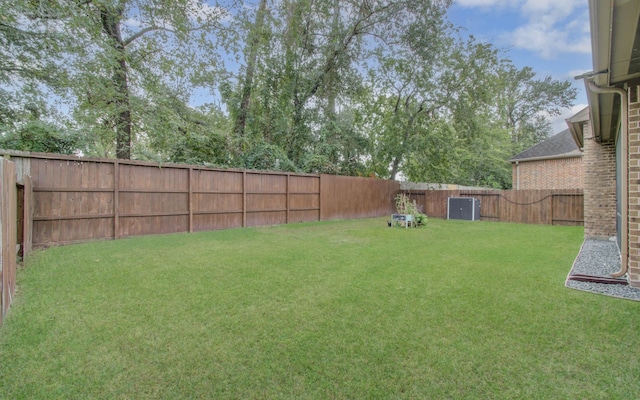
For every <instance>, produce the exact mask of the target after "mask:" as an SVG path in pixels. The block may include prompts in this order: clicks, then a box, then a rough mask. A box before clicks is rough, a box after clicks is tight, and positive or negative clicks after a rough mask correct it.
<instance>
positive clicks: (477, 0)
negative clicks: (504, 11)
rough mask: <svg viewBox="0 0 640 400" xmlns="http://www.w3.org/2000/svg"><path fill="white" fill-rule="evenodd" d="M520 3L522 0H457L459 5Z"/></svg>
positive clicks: (498, 5)
mask: <svg viewBox="0 0 640 400" xmlns="http://www.w3.org/2000/svg"><path fill="white" fill-rule="evenodd" d="M518 3H522V0H458V1H456V4H457V5H459V6H461V7H468V8H473V7H510V6H514V5H517V4H518Z"/></svg>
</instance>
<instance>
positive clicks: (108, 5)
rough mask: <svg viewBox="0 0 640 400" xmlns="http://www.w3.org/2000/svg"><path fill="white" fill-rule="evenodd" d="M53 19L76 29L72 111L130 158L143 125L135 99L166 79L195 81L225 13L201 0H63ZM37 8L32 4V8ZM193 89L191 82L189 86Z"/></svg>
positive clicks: (218, 38) (209, 58)
mask: <svg viewBox="0 0 640 400" xmlns="http://www.w3.org/2000/svg"><path fill="white" fill-rule="evenodd" d="M56 4H57V7H56V9H55V10H54V12H49V13H48V14H37V13H36V14H34V16H35V17H38V18H40V19H41V20H55V21H57V22H58V23H59V24H60V25H61V26H62V27H63V28H64V29H65V30H66V31H67V32H70V33H72V34H73V36H74V37H75V38H76V40H77V46H75V47H74V48H66V49H65V50H67V54H69V58H68V60H69V63H68V64H67V66H68V67H69V69H68V71H69V73H70V75H71V76H72V82H73V86H72V90H73V93H74V94H75V96H76V99H77V100H76V107H75V110H76V116H77V117H78V118H80V119H81V121H82V122H83V123H85V124H87V126H89V127H93V128H96V132H97V136H99V137H102V138H103V139H106V138H107V137H108V136H110V135H111V136H112V137H113V139H114V140H115V142H116V146H115V155H116V156H117V157H118V158H125V159H128V158H131V156H132V153H131V149H132V142H133V140H134V137H135V134H136V132H138V131H140V130H141V129H144V126H145V121H143V120H141V119H140V118H141V116H142V113H141V111H140V110H139V109H137V108H136V102H135V101H134V97H136V96H137V97H141V98H147V99H151V98H153V97H154V96H155V95H158V94H161V92H160V93H158V92H157V90H158V89H161V88H162V87H163V84H176V85H177V84H180V85H187V86H189V85H193V84H192V82H193V81H194V79H195V78H196V77H198V76H202V75H203V71H207V70H209V69H210V68H211V67H212V66H215V65H216V62H217V51H216V50H217V46H218V45H219V44H221V43H222V41H223V40H222V38H224V33H223V32H224V31H225V29H224V26H223V24H222V22H221V21H222V19H223V18H224V17H225V15H226V12H225V11H224V9H222V8H218V7H216V8H214V7H210V6H208V5H206V4H205V3H201V2H200V1H198V0H171V1H169V0H113V1H86V2H76V1H73V0H60V1H58V2H56ZM36 11H37V10H36ZM191 87H193V86H191Z"/></svg>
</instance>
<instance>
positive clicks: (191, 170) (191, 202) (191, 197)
mask: <svg viewBox="0 0 640 400" xmlns="http://www.w3.org/2000/svg"><path fill="white" fill-rule="evenodd" d="M192 180H193V167H189V195H188V199H187V202H188V207H189V233H191V232H193V183H192Z"/></svg>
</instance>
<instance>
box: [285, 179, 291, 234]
mask: <svg viewBox="0 0 640 400" xmlns="http://www.w3.org/2000/svg"><path fill="white" fill-rule="evenodd" d="M290 179H291V174H289V173H287V216H286V219H285V223H286V224H288V223H289V208H290V207H289V185H290Z"/></svg>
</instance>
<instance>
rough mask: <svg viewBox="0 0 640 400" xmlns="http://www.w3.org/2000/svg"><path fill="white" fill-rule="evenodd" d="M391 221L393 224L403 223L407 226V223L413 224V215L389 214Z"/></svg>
mask: <svg viewBox="0 0 640 400" xmlns="http://www.w3.org/2000/svg"><path fill="white" fill-rule="evenodd" d="M391 222H392V223H393V225H395V226H402V225H403V224H404V227H405V228H408V227H409V225H413V215H411V214H391Z"/></svg>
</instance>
